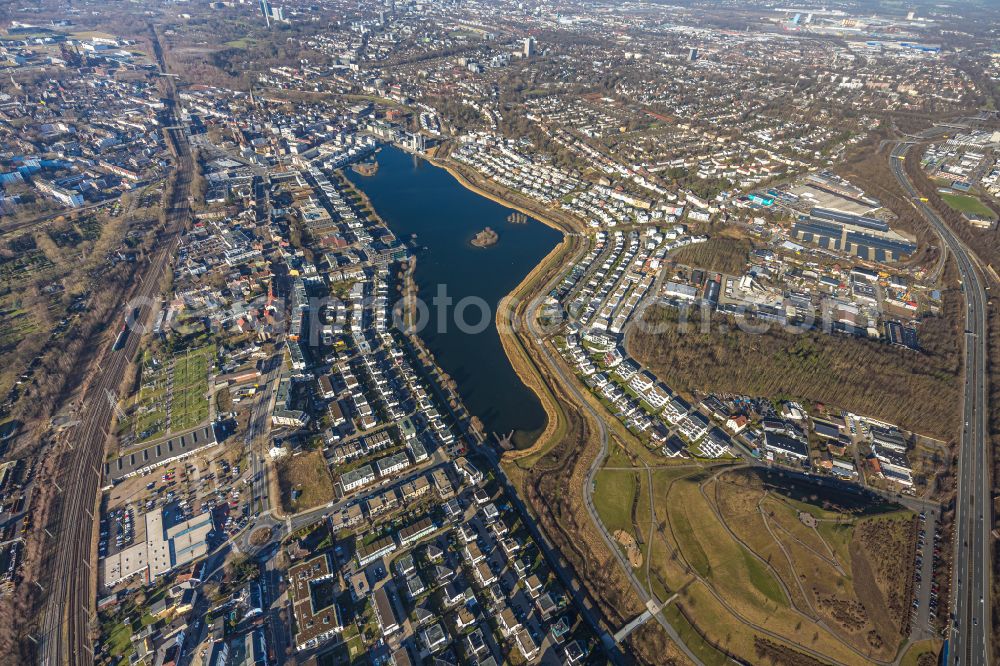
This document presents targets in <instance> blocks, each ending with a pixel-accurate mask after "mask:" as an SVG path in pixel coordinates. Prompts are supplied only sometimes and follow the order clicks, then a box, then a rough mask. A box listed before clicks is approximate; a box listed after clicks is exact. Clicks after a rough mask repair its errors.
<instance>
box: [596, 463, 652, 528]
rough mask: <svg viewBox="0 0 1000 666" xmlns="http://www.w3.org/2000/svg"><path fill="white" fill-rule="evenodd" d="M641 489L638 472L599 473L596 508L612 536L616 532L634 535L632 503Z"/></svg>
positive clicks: (610, 471) (605, 471) (608, 471)
mask: <svg viewBox="0 0 1000 666" xmlns="http://www.w3.org/2000/svg"><path fill="white" fill-rule="evenodd" d="M640 489H641V484H640V483H639V481H638V473H636V472H631V471H617V470H601V471H599V472H598V473H597V476H596V477H595V479H594V508H596V509H597V514H598V515H599V516H600V517H601V522H603V523H604V525H605V527H607V528H608V531H610V532H611V533H612V534H613V533H614V531H615V530H624V531H626V532H629V533H632V502H633V501H634V499H635V496H636V493H637V492H639V490H640ZM646 522H649V521H646Z"/></svg>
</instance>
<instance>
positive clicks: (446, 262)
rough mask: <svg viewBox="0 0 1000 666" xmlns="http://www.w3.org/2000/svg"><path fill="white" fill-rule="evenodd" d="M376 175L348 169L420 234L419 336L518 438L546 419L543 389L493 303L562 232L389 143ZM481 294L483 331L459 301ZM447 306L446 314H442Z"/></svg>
mask: <svg viewBox="0 0 1000 666" xmlns="http://www.w3.org/2000/svg"><path fill="white" fill-rule="evenodd" d="M378 162H379V168H378V172H377V173H375V175H373V176H360V175H358V174H356V173H354V172H348V177H349V178H350V179H351V181H352V182H354V184H355V185H357V186H358V187H360V188H361V189H362V190H363V191H364V192H365V193H366V194H367V195H368V197H369V198H370V199H371V202H372V205H373V206H374V207H375V210H376V211H377V212H378V213H379V215H381V216H382V218H383V219H384V220H385V221H386V223H387V224H388V225H389V227H390V228H391V229H392V230H393V232H394V233H395V234H396V235H397V236H398V237H399V238H400V239H403V240H407V239H409V238H410V237H411V235H412V234H416V239H415V242H416V245H417V249H416V255H417V270H416V274H415V280H416V283H417V287H418V289H419V293H420V297H421V299H422V300H423V301H424V302H425V303H426V304H427V306H428V309H429V317H428V318H427V319H428V324H427V325H426V326H424V327H423V329H422V331H421V332H420V336H421V337H422V338H423V340H424V342H425V343H426V344H427V346H428V347H429V348H430V350H431V352H433V354H434V357H435V358H436V359H437V362H438V364H439V365H440V366H441V367H442V368H443V369H444V371H445V372H447V373H448V374H449V375H451V377H452V378H453V379H454V380H455V381H456V382H457V384H458V390H459V392H460V393H461V395H462V398H463V399H464V401H465V404H466V406H467V407H468V408H469V410H470V411H471V412H472V413H473V414H474V415H476V416H478V417H479V418H480V419H481V420H482V422H483V425H484V426H486V430H487V432H496V433H504V434H506V433H508V432H510V431H511V430H516V431H519V437H518V440H519V441H522V442H523V441H524V440H525V439H528V438H533V437H534V436H537V434H538V433H539V432H540V431H541V430H542V429H543V428H544V427H545V412H544V410H543V409H542V406H541V403H539V401H538V399H537V397H536V396H535V394H534V393H532V392H531V390H530V389H529V388H528V387H526V386H525V385H524V384H522V383H521V380H520V379H519V378H518V376H517V374H516V373H515V372H514V369H513V368H512V367H511V364H510V361H509V360H508V359H507V355H506V353H505V352H504V350H503V346H502V345H501V344H500V336H499V334H498V333H497V330H496V320H495V316H496V306H497V304H498V303H499V302H500V299H501V298H503V297H504V296H506V295H507V294H509V293H510V292H511V291H512V290H513V289H514V287H516V286H517V285H518V284H519V283H520V282H521V280H523V279H524V277H525V276H526V275H527V274H528V273H529V272H531V270H532V269H533V268H534V267H535V266H537V265H538V263H539V262H540V261H541V260H542V259H543V258H544V257H545V255H546V254H548V253H549V252H550V251H551V250H552V248H553V247H555V246H556V244H557V243H558V242H559V240H560V239H561V237H562V236H561V234H560V233H559V232H557V231H556V230H554V229H551V228H549V227H546V226H545V225H543V224H541V223H540V222H537V221H535V220H529V221H528V223H527V224H512V223H510V222H508V221H507V216H508V215H510V214H511V213H512V212H513V211H512V210H511V209H509V208H506V207H504V206H501V205H499V204H497V203H495V202H494V201H491V200H490V199H487V198H485V197H481V196H479V195H478V194H475V193H474V192H471V191H469V190H467V189H465V188H464V187H462V186H461V185H460V184H459V183H458V182H457V181H456V180H455V179H454V178H453V177H452V176H451V174H449V173H448V172H447V171H445V170H444V169H440V168H438V167H435V166H433V165H431V164H429V163H427V162H426V161H424V160H422V159H420V158H417V157H415V156H412V155H409V154H407V153H405V152H403V151H402V150H399V149H397V148H392V147H387V148H384V149H383V150H382V151H381V152H379V154H378ZM487 226H488V227H491V228H492V229H493V230H494V231H496V232H497V234H498V235H499V242H498V243H497V244H496V245H493V246H492V247H488V248H477V247H474V246H473V245H471V244H470V241H471V240H472V238H473V237H474V236H475V235H476V234H477V233H478V232H479V231H481V230H482V229H483V228H484V227H487ZM441 289H445V290H446V292H445V293H446V294H447V296H448V297H450V298H451V299H452V301H451V303H452V305H451V306H450V307H447V308H439V307H436V306H434V305H433V303H432V299H433V298H434V297H435V296H436V295H438V294H439V290H441ZM469 297H478V298H480V299H482V300H483V301H485V303H486V304H487V305H488V306H489V315H488V317H489V322H488V325H486V326H485V328H484V330H482V331H481V332H479V333H473V332H469V331H463V330H460V328H459V326H457V325H456V317H455V314H454V313H455V310H456V307H455V306H456V304H458V303H460V302H461V301H462V299H468V298H469ZM464 312H465V317H464V319H465V320H466V321H467V322H468V323H469V324H472V325H475V324H478V323H479V322H480V321H481V317H480V313H481V310H480V308H478V307H475V306H468V307H466V308H465V310H464ZM442 314H444V315H446V316H441V315H442Z"/></svg>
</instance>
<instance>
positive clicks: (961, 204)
mask: <svg viewBox="0 0 1000 666" xmlns="http://www.w3.org/2000/svg"><path fill="white" fill-rule="evenodd" d="M941 198H942V199H944V202H945V203H946V204H948V205H949V206H951V207H952V208H954V209H955V210H957V211H958V212H959V213H968V214H970V215H982V216H983V217H988V218H991V219H995V218H996V214H995V213H994V212H993V211H992V210H991V209H990V208H989V206H987V205H986V204H984V203H983V202H982V201H980V200H979V199H977V198H976V197H974V196H972V195H969V194H942V195H941Z"/></svg>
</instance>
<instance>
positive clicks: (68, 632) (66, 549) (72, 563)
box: [38, 89, 193, 666]
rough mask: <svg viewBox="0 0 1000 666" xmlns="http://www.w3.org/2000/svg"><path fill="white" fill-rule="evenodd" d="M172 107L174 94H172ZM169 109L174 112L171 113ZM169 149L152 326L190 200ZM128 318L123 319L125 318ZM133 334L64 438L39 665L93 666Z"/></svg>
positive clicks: (187, 178)
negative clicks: (101, 509)
mask: <svg viewBox="0 0 1000 666" xmlns="http://www.w3.org/2000/svg"><path fill="white" fill-rule="evenodd" d="M170 99H173V90H172V89H171V91H170ZM173 111H174V106H173V104H171V106H170V112H171V113H173ZM170 141H171V143H172V144H173V146H174V149H175V151H176V158H177V181H176V187H175V188H174V191H173V196H172V199H171V201H170V202H168V207H167V216H168V222H167V228H166V231H164V232H163V234H162V236H161V238H160V241H159V246H160V249H159V251H157V252H156V254H155V255H154V256H153V257H152V258H151V259H150V261H149V264H148V265H147V266H146V268H145V269H144V270H143V271H142V272H140V273H139V275H140V280H142V283H141V285H140V287H139V288H138V289H137V290H136V292H135V297H136V298H137V300H139V302H142V303H144V305H142V306H141V308H140V312H139V315H138V317H136V318H135V321H138V322H149V321H151V320H152V317H153V315H154V312H153V310H154V308H155V307H156V306H155V305H151V304H155V303H158V302H159V298H157V297H158V295H159V294H158V290H159V284H160V278H161V277H162V276H163V275H164V272H165V270H166V269H167V267H168V266H169V265H170V261H171V259H172V258H173V255H174V249H175V247H176V244H177V239H178V233H177V232H178V231H179V229H180V227H181V225H182V224H183V222H184V221H185V220H186V219H188V218H189V217H190V210H189V206H188V195H189V192H190V186H191V175H192V171H193V169H192V162H191V153H190V150H189V149H188V145H187V139H186V136H185V134H184V132H183V130H171V131H170ZM126 314H129V313H126V312H124V310H123V312H122V315H123V316H124V315H126ZM133 328H134V327H129V328H128V329H127V337H126V339H125V342H124V345H123V347H122V348H121V349H119V350H115V349H114V346H113V345H111V344H108V345H106V347H105V349H104V352H103V354H102V356H101V357H100V361H99V366H98V375H97V377H96V378H95V380H94V381H93V383H92V384H91V385H90V386H89V387H88V389H87V391H86V393H85V394H84V399H83V402H82V408H81V414H80V420H81V424H80V425H78V426H77V427H75V428H73V429H71V430H70V431H69V432H68V433H66V434H65V435H64V436H65V437H66V440H65V441H67V443H68V442H70V441H71V442H72V447H73V448H72V449H71V450H69V451H67V452H65V453H64V454H63V455H64V456H66V459H67V464H65V465H64V466H63V475H62V477H61V479H60V481H59V482H60V484H61V489H62V491H61V493H62V502H63V504H62V507H61V512H60V519H59V526H58V534H57V536H58V539H59V547H58V549H57V551H56V552H55V554H54V556H53V557H52V558H51V559H50V560H48V562H47V564H48V565H49V567H48V571H47V572H46V574H47V576H44V577H43V580H45V581H46V582H47V584H48V588H47V589H46V590H45V592H46V599H45V607H44V611H43V620H42V626H41V636H40V637H39V647H38V649H39V662H40V663H42V664H50V665H52V666H55V665H57V664H58V665H62V664H92V663H93V662H94V657H93V646H92V641H91V636H90V631H91V619H92V618H93V616H94V600H95V595H94V583H95V581H94V576H93V573H94V572H93V567H92V564H91V563H92V562H94V561H95V558H94V557H93V555H94V552H93V550H94V528H95V525H96V522H97V520H98V517H97V516H95V515H94V511H95V508H96V503H97V494H98V490H99V486H100V482H101V471H100V466H101V464H102V463H103V461H104V448H105V442H106V440H107V434H108V431H109V429H110V426H111V422H112V416H113V412H114V410H113V407H112V405H111V403H110V401H109V400H108V398H107V394H108V392H109V391H110V392H111V393H112V394H115V395H117V392H118V387H119V385H120V384H121V382H122V379H123V377H124V376H125V372H126V370H127V369H128V366H129V362H130V360H131V359H132V358H133V357H134V356H135V354H136V352H137V351H138V346H139V338H140V337H141V334H140V333H139V332H137V331H135V330H132V329H133Z"/></svg>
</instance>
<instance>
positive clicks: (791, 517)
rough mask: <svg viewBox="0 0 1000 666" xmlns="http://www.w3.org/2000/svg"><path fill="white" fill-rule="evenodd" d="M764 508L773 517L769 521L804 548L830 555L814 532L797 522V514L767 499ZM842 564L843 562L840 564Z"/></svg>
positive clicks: (788, 507)
mask: <svg viewBox="0 0 1000 666" xmlns="http://www.w3.org/2000/svg"><path fill="white" fill-rule="evenodd" d="M764 507H765V508H766V509H767V510H768V511H770V512H771V513H772V514H773V515H771V516H770V519H771V520H772V521H773V522H775V523H778V525H780V526H781V527H782V528H784V530H785V531H786V532H787V533H788V534H790V535H791V536H792V537H794V538H795V539H798V540H799V541H801V542H802V543H803V544H805V545H806V546H808V547H810V548H813V549H815V550H816V551H817V552H820V553H823V554H824V555H830V550H831V549H830V546H829V544H827V543H826V542H825V541H824V540H823V539H822V537H821V536H820V535H819V533H818V532H816V530H814V529H812V528H811V527H808V526H806V525H805V524H803V522H802V521H801V520H799V515H798V513H797V512H796V511H795V510H794V509H793V508H792V507H790V506H788V505H787V504H784V503H782V502H776V501H773V499H772V498H771V497H768V499H766V500H765V501H764ZM841 564H843V562H841Z"/></svg>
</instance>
